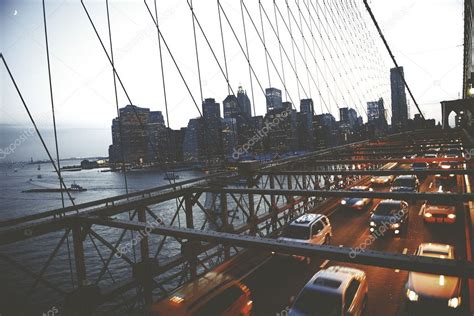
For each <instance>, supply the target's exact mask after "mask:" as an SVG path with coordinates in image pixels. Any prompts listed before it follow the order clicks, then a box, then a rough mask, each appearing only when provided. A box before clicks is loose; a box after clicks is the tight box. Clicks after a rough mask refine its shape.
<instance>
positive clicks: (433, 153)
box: [424, 150, 438, 166]
mask: <svg viewBox="0 0 474 316" xmlns="http://www.w3.org/2000/svg"><path fill="white" fill-rule="evenodd" d="M424 156H425V158H429V159H433V160H432V161H431V165H432V166H434V165H436V163H437V161H436V160H435V159H436V158H438V152H437V151H433V150H430V151H428V152H426V153H425V155H424Z"/></svg>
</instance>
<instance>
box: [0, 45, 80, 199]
mask: <svg viewBox="0 0 474 316" xmlns="http://www.w3.org/2000/svg"><path fill="white" fill-rule="evenodd" d="M0 58H1V59H2V61H3V64H4V65H5V69H6V70H7V72H8V75H9V77H10V80H11V81H12V83H13V85H14V86H15V90H16V92H17V94H18V96H19V97H20V100H21V103H22V104H23V107H24V108H25V110H26V113H27V114H28V117H29V118H30V121H31V123H32V124H33V127H34V128H35V131H36V134H38V137H39V139H40V141H41V144H42V145H43V148H44V150H45V151H46V154H47V155H48V158H49V161H51V164H52V165H53V168H54V171H55V172H56V174H57V175H58V177H59V174H60V173H59V169H58V167H57V165H56V163H55V162H54V158H53V156H52V155H51V153H50V151H49V149H48V146H46V143H45V141H44V139H43V136H42V135H41V133H40V131H39V129H38V126H37V125H36V122H35V120H34V118H33V116H32V114H31V112H30V109H29V108H28V105H27V104H26V101H25V99H24V98H23V94H22V93H21V91H20V88H19V87H18V85H17V83H16V81H15V78H14V77H13V74H12V73H11V71H10V68H9V67H8V64H7V61H6V60H5V57H4V56H3V53H0ZM59 181H60V182H61V184H62V186H63V187H65V188H66V184H64V181H63V179H62V178H61V177H59ZM66 193H67V195H68V197H69V200H70V201H71V203H72V205H74V206H75V203H74V199H73V198H72V196H71V193H70V192H69V190H66Z"/></svg>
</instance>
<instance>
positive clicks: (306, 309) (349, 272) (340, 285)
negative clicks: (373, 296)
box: [288, 266, 369, 316]
mask: <svg viewBox="0 0 474 316" xmlns="http://www.w3.org/2000/svg"><path fill="white" fill-rule="evenodd" d="M368 291H369V286H368V284H367V277H366V275H365V272H364V271H362V270H359V269H354V268H348V267H343V266H331V267H329V268H327V269H323V270H320V271H318V272H317V273H316V274H315V275H313V277H312V278H311V279H310V280H309V281H308V283H306V285H305V286H304V287H303V289H302V290H301V291H300V293H299V294H298V295H297V297H296V299H294V300H293V302H292V304H291V307H290V310H289V312H288V315H291V316H304V315H308V316H309V315H338V316H343V315H351V316H360V315H362V314H363V313H364V312H366V310H367V306H368Z"/></svg>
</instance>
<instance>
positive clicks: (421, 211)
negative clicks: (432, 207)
mask: <svg viewBox="0 0 474 316" xmlns="http://www.w3.org/2000/svg"><path fill="white" fill-rule="evenodd" d="M424 206H425V204H423V205H421V207H420V211H419V212H418V216H421V213H423V208H424Z"/></svg>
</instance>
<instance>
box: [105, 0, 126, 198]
mask: <svg viewBox="0 0 474 316" xmlns="http://www.w3.org/2000/svg"><path fill="white" fill-rule="evenodd" d="M105 7H106V9H107V27H108V31H109V45H110V59H111V60H112V65H113V67H114V66H115V62H114V48H113V43H112V29H111V26H110V11H109V0H105ZM112 76H113V79H114V94H115V108H116V111H117V118H118V123H119V134H120V154H121V156H122V173H123V181H124V184H125V192H126V194H128V181H127V171H126V167H125V154H124V150H123V131H122V120H121V119H120V109H119V101H118V93H117V78H116V77H115V72H114V71H113V70H112Z"/></svg>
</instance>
